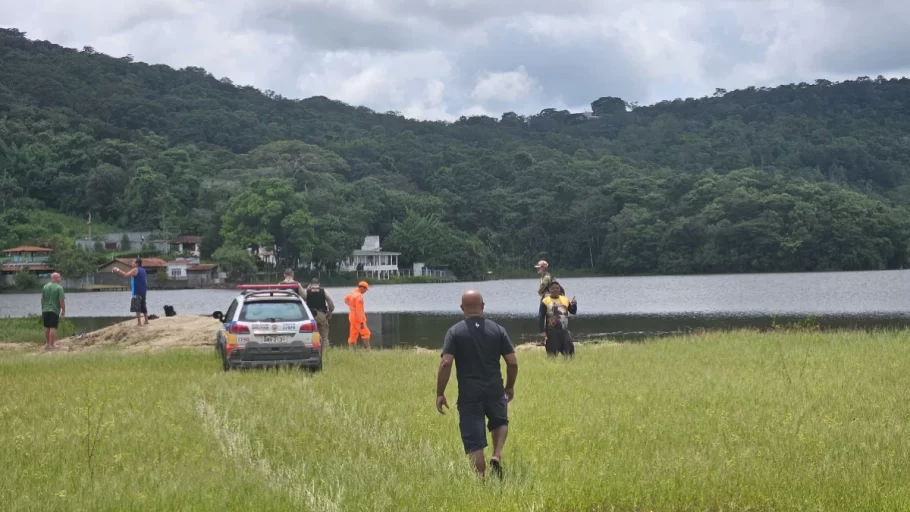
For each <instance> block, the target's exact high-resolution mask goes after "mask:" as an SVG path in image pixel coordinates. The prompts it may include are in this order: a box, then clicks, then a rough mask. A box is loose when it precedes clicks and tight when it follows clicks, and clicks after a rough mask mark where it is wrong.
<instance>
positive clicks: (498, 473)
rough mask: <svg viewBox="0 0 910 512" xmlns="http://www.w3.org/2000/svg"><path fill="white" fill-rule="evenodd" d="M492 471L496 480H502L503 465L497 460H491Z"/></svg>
mask: <svg viewBox="0 0 910 512" xmlns="http://www.w3.org/2000/svg"><path fill="white" fill-rule="evenodd" d="M490 471H491V472H492V473H493V476H495V477H496V478H502V464H500V463H499V461H498V460H496V459H490Z"/></svg>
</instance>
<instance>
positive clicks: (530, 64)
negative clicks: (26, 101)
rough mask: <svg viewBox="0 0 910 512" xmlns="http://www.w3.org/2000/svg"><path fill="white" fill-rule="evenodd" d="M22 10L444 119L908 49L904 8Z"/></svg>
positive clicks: (106, 42)
mask: <svg viewBox="0 0 910 512" xmlns="http://www.w3.org/2000/svg"><path fill="white" fill-rule="evenodd" d="M30 1H31V4H30V5H31V6H32V9H29V10H22V9H18V8H15V7H14V6H12V3H13V2H4V1H3V0H0V19H2V20H3V21H4V25H5V26H15V27H17V28H19V29H21V30H23V31H26V32H28V33H29V35H30V37H39V38H42V39H49V40H51V41H53V42H56V43H58V44H64V45H67V46H74V47H77V48H79V47H81V46H82V45H91V46H94V47H95V48H96V50H98V51H101V52H105V53H110V54H112V55H117V56H119V55H125V54H127V53H132V54H133V55H135V56H136V58H137V59H140V60H144V61H146V62H150V63H164V64H169V65H172V66H175V67H182V66H186V65H195V66H200V67H203V68H205V69H209V70H212V71H213V72H214V73H215V74H216V75H218V76H225V75H227V76H229V77H230V78H232V79H234V80H235V82H237V83H238V84H246V83H249V84H251V85H254V86H255V87H258V88H260V89H272V90H274V91H276V92H278V93H281V94H282V95H284V96H287V97H296V98H299V97H307V96H311V95H314V94H326V95H328V96H330V97H336V98H337V99H341V100H343V101H348V102H351V103H355V104H364V105H365V106H367V107H370V108H372V109H374V110H377V111H386V110H398V111H402V112H412V113H413V115H414V116H416V117H422V116H431V117H436V118H438V117H440V116H443V117H447V118H449V119H451V118H456V117H458V115H460V114H461V113H463V112H465V111H468V110H473V111H477V110H480V109H483V110H486V111H488V112H490V113H492V114H493V115H498V114H500V113H502V112H504V111H515V112H518V113H522V114H531V113H536V112H538V111H540V110H541V109H542V108H547V107H565V108H570V109H573V110H574V109H576V108H581V107H582V106H586V105H588V104H590V102H591V101H593V100H595V99H597V98H599V97H601V96H605V95H610V96H618V97H621V98H623V99H626V100H627V101H638V102H641V103H649V102H651V101H655V100H660V99H673V98H674V97H677V96H681V97H686V96H700V95H703V94H710V93H711V92H713V91H714V88H715V87H722V88H727V89H732V88H736V87H746V86H749V85H775V84H777V83H790V82H800V81H810V82H811V81H813V80H815V79H816V78H829V79H837V78H838V77H842V76H845V75H846V76H850V75H852V76H853V77H855V76H857V75H861V74H865V75H869V76H875V75H877V74H888V73H889V72H891V73H893V72H895V71H898V70H901V69H903V68H905V67H907V64H906V57H905V55H907V54H910V2H907V1H906V0H867V1H859V0H780V1H775V2H769V1H758V0H750V1H745V0H743V1H736V0H733V1H727V0H700V1H695V0H639V1H638V2H634V3H633V2H629V1H627V0H625V1H624V0H496V1H491V0H370V1H367V0H333V1H325V0H219V1H216V0H134V1H132V2H129V3H124V2H116V0H94V1H93V2H88V1H87V2H86V3H85V4H82V5H76V4H77V3H76V2H71V3H58V2H55V1H54V0H30ZM106 1H109V4H107V5H108V8H105V5H106V4H105V2H106ZM93 8H94V9H96V10H97V12H92V9H93ZM519 66H523V69H524V70H525V71H526V72H527V74H528V75H529V76H530V77H531V78H532V79H533V80H534V81H535V84H536V86H535V87H531V88H530V89H528V90H527V94H525V95H519V94H511V95H509V94H491V93H490V89H489V88H487V89H485V91H486V93H485V94H479V95H475V96H472V94H471V92H472V90H473V89H474V87H475V86H476V85H477V82H478V80H479V79H482V78H483V77H486V76H489V74H490V73H494V74H495V73H504V72H513V71H515V70H516V69H518V68H519ZM491 87H492V85H491ZM513 92H514V91H513Z"/></svg>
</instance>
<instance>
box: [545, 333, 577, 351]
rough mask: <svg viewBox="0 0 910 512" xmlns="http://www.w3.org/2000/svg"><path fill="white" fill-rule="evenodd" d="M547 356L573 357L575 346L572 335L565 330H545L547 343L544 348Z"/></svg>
mask: <svg viewBox="0 0 910 512" xmlns="http://www.w3.org/2000/svg"><path fill="white" fill-rule="evenodd" d="M545 348H546V350H547V355H548V356H555V355H557V354H562V355H564V356H573V355H575V344H574V343H573V342H572V333H571V332H569V331H568V330H566V329H547V343H546V346H545Z"/></svg>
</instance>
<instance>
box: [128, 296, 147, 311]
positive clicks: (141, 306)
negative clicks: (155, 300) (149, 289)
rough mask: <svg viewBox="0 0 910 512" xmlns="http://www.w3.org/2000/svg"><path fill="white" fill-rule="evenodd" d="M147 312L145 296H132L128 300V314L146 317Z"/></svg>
mask: <svg viewBox="0 0 910 512" xmlns="http://www.w3.org/2000/svg"><path fill="white" fill-rule="evenodd" d="M148 312H149V310H148V306H146V304H145V295H133V296H132V297H131V299H130V313H142V314H144V315H147V314H148Z"/></svg>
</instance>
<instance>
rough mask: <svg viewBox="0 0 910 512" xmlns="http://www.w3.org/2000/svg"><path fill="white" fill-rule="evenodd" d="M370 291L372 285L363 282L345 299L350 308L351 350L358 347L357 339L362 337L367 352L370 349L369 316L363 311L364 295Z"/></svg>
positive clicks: (349, 342)
mask: <svg viewBox="0 0 910 512" xmlns="http://www.w3.org/2000/svg"><path fill="white" fill-rule="evenodd" d="M369 289H370V285H369V284H367V282H366V281H361V282H359V283H357V288H355V289H354V290H352V291H351V293H349V294H347V296H345V298H344V303H345V304H346V305H347V306H348V323H349V324H350V330H349V331H348V347H349V348H354V347H356V346H357V337H358V336H360V338H361V339H362V340H363V345H364V346H365V347H366V348H367V350H369V349H370V329H369V328H368V327H367V315H366V313H364V311H363V294H364V293H366V292H367V290H369Z"/></svg>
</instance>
